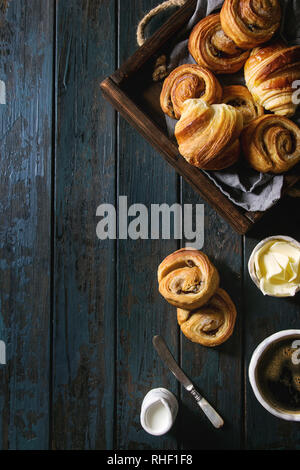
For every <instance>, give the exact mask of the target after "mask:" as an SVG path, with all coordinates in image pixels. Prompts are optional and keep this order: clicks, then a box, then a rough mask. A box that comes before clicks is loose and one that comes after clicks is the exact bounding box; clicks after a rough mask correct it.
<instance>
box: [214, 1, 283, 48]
mask: <svg viewBox="0 0 300 470" xmlns="http://www.w3.org/2000/svg"><path fill="white" fill-rule="evenodd" d="M280 19H281V9H280V5H279V1H278V0H225V1H224V4H223V6H222V9H221V13H220V20H221V25H222V28H223V30H224V31H225V33H226V34H227V36H228V37H230V38H231V39H232V40H233V41H234V42H235V44H236V45H237V46H239V47H240V48H241V49H251V48H252V47H255V46H257V45H258V44H262V43H263V42H267V41H269V40H270V39H271V37H272V36H273V34H274V33H275V31H277V29H278V28H279V25H280Z"/></svg>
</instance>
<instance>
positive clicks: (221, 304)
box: [177, 288, 236, 347]
mask: <svg viewBox="0 0 300 470" xmlns="http://www.w3.org/2000/svg"><path fill="white" fill-rule="evenodd" d="M235 320H236V308H235V305H234V303H233V302H232V300H231V298H230V297H229V295H228V294H227V292H226V291H225V290H224V289H220V288H219V289H218V290H217V291H216V293H215V294H214V295H213V297H211V298H210V300H209V301H208V303H207V304H206V305H203V306H202V307H200V308H196V309H195V310H192V311H190V310H183V309H180V308H178V309H177V321H178V324H179V325H180V328H181V331H182V333H183V334H184V335H185V336H186V337H187V338H188V339H189V340H191V341H193V342H194V343H199V344H202V345H203V346H209V347H212V346H218V345H219V344H221V343H224V341H226V340H227V339H228V338H229V337H230V336H231V334H232V332H233V329H234V325H235Z"/></svg>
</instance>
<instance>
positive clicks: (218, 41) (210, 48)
mask: <svg viewBox="0 0 300 470" xmlns="http://www.w3.org/2000/svg"><path fill="white" fill-rule="evenodd" d="M188 48H189V51H190V54H191V55H192V56H193V58H194V59H195V61H196V62H197V64H199V65H202V66H203V67H207V68H208V69H210V70H212V71H213V72H215V73H235V72H237V71H238V70H240V69H241V68H242V67H243V65H244V63H245V62H246V60H247V58H248V56H249V51H243V50H242V49H240V48H239V47H238V46H237V45H236V44H235V43H234V42H233V41H232V40H231V39H230V38H229V37H228V36H227V35H226V34H225V33H224V31H223V29H222V27H221V23H220V15H219V14H218V13H217V14H214V15H209V16H207V17H206V18H203V19H202V20H201V21H199V23H197V24H196V26H195V27H194V28H193V30H192V32H191V34H190V37H189V43H188Z"/></svg>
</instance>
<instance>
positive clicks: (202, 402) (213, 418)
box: [152, 335, 224, 428]
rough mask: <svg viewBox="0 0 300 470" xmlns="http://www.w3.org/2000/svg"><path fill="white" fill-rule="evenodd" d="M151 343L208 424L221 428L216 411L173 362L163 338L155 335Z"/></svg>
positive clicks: (220, 421) (221, 420) (221, 424)
mask: <svg viewBox="0 0 300 470" xmlns="http://www.w3.org/2000/svg"><path fill="white" fill-rule="evenodd" d="M152 342H153V346H154V348H155V349H156V351H157V352H158V355H159V356H160V358H161V359H162V361H163V362H164V363H165V365H166V366H167V367H168V368H169V369H170V371H171V372H172V373H173V374H174V375H175V377H176V379H177V380H178V381H179V382H180V383H181V384H182V385H183V386H184V388H185V389H186V390H187V391H188V392H190V393H191V394H192V396H193V397H194V398H195V400H196V402H197V404H198V405H199V406H200V408H201V409H202V411H203V412H204V413H205V415H206V416H207V418H208V419H209V420H210V422H211V423H212V424H213V425H214V426H215V428H220V427H222V426H223V424H224V421H223V419H222V418H221V416H220V415H219V414H218V413H217V412H216V410H215V409H214V408H213V407H212V406H211V405H210V404H209V403H208V401H207V400H206V399H205V398H204V397H203V396H202V395H201V394H200V393H199V392H198V390H196V389H195V387H194V385H193V382H192V381H191V380H190V379H189V378H188V377H187V375H186V374H185V373H184V372H183V370H182V369H181V368H180V367H179V365H178V364H177V362H176V361H175V359H174V357H173V356H172V353H171V351H170V350H169V348H168V346H167V344H166V342H165V340H164V338H163V337H162V336H160V335H156V336H154V337H153V340H152Z"/></svg>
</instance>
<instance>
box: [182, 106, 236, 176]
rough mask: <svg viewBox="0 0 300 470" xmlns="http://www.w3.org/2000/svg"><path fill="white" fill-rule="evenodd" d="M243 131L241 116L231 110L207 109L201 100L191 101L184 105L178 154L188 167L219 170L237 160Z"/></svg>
mask: <svg viewBox="0 0 300 470" xmlns="http://www.w3.org/2000/svg"><path fill="white" fill-rule="evenodd" d="M242 129H243V115H242V113H241V112H240V111H238V110H237V109H236V108H234V107H233V106H228V105H227V104H212V105H211V106H209V105H208V104H206V103H205V102H204V101H202V100H201V99H191V100H187V101H185V102H184V104H183V111H182V114H181V117H180V120H179V121H178V122H177V124H176V126H175V137H176V139H177V142H178V145H179V152H180V153H181V155H182V156H183V157H184V158H185V159H186V160H187V161H188V162H189V163H190V164H191V165H194V166H196V167H197V168H202V169H204V170H221V169H223V168H227V167H229V166H231V165H232V164H233V163H235V162H236V161H237V160H238V158H239V154H240V144H239V135H240V133H241V131H242Z"/></svg>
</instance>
